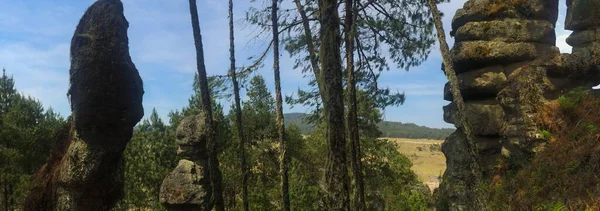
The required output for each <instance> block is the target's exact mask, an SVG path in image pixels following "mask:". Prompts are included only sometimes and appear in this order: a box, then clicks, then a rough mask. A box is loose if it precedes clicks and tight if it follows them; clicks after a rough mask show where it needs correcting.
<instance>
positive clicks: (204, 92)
mask: <svg viewBox="0 0 600 211" xmlns="http://www.w3.org/2000/svg"><path fill="white" fill-rule="evenodd" d="M189 3H190V14H191V18H192V30H193V32H194V44H195V46H196V65H197V67H198V82H199V84H200V95H201V101H202V112H203V113H204V116H205V121H206V125H208V129H209V130H210V132H209V134H210V135H209V137H208V140H207V143H206V146H207V149H208V174H209V178H210V183H211V187H212V198H213V200H212V202H213V203H212V204H213V205H214V208H215V209H216V210H217V211H223V210H224V209H225V207H224V203H223V191H222V189H221V183H222V178H221V170H219V160H218V159H217V143H216V141H217V133H216V129H217V127H216V125H215V124H214V121H213V115H212V108H211V105H210V90H209V88H208V80H207V76H206V66H204V51H203V47H202V34H201V33H200V23H199V21H198V8H197V6H196V0H189ZM207 204H211V203H207ZM208 206H210V205H208ZM208 208H210V207H207V210H211V209H208Z"/></svg>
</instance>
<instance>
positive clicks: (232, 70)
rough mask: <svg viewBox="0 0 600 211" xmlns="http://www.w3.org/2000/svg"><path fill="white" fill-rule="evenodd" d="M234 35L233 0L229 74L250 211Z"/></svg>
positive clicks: (245, 202) (245, 197)
mask: <svg viewBox="0 0 600 211" xmlns="http://www.w3.org/2000/svg"><path fill="white" fill-rule="evenodd" d="M234 38H235V37H234V33H233V0H229V60H230V62H231V66H230V67H229V74H231V81H232V83H233V94H234V98H235V118H236V123H237V133H238V139H239V140H240V157H241V161H242V163H241V165H242V202H243V205H244V210H245V211H248V167H247V164H246V140H245V138H244V127H243V125H242V106H241V103H240V87H239V85H238V81H237V75H236V72H235V43H234Z"/></svg>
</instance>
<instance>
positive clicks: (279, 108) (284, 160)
mask: <svg viewBox="0 0 600 211" xmlns="http://www.w3.org/2000/svg"><path fill="white" fill-rule="evenodd" d="M277 1H278V0H273V5H272V6H271V22H272V24H273V73H274V75H275V104H276V108H275V109H276V112H277V128H278V131H279V142H280V143H281V146H280V148H281V149H280V150H281V163H280V170H281V197H282V200H283V210H284V211H289V210H290V196H289V184H288V183H289V182H288V156H287V149H286V148H285V124H284V119H283V98H282V97H281V78H280V74H279V27H278V23H277V22H278V16H277V10H278V6H277Z"/></svg>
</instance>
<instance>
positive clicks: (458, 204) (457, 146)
mask: <svg viewBox="0 0 600 211" xmlns="http://www.w3.org/2000/svg"><path fill="white" fill-rule="evenodd" d="M442 152H444V155H445V156H446V171H445V172H444V175H443V178H444V180H443V182H442V183H441V184H440V186H439V188H438V190H437V191H438V193H437V194H436V195H437V197H438V198H437V200H436V201H437V205H436V206H437V210H452V211H454V210H473V209H472V208H471V207H472V203H473V198H474V196H475V195H476V191H477V190H476V189H477V187H476V186H477V185H476V184H474V183H472V182H470V181H474V180H475V178H476V175H475V174H476V172H474V171H473V170H472V168H471V167H472V166H473V165H474V163H473V162H475V161H474V160H473V159H472V158H471V155H470V154H469V152H468V151H467V139H466V137H465V134H464V133H463V132H462V130H460V129H458V130H456V131H455V132H454V133H452V134H451V135H450V136H448V138H446V140H445V141H444V143H443V144H442Z"/></svg>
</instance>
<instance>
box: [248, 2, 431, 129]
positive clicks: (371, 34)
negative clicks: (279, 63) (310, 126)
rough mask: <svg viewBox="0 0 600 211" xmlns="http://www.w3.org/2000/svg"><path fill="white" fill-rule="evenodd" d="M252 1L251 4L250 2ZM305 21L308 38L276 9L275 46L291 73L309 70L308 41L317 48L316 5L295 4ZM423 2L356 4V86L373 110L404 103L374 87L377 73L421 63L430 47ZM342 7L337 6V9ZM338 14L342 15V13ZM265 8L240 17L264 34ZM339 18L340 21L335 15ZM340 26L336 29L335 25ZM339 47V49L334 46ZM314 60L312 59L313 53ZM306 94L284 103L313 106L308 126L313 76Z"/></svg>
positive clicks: (314, 115)
mask: <svg viewBox="0 0 600 211" xmlns="http://www.w3.org/2000/svg"><path fill="white" fill-rule="evenodd" d="M253 2H254V1H253ZM300 3H301V4H303V5H302V7H303V9H304V11H305V13H306V16H307V19H308V21H309V23H308V24H309V26H310V29H309V30H310V31H311V34H312V37H306V34H305V33H304V30H305V29H304V27H303V25H302V19H301V18H300V15H299V13H298V12H297V10H296V9H295V8H293V9H288V10H280V12H279V14H278V21H279V26H280V29H281V33H280V36H281V43H282V45H284V46H285V50H286V51H288V52H289V53H290V55H291V56H292V57H294V58H295V64H294V69H299V70H302V72H312V71H311V70H312V67H311V62H310V56H309V54H310V53H315V54H317V52H307V49H308V47H307V45H308V43H309V42H310V41H312V43H313V44H314V46H315V51H318V50H319V48H320V45H321V43H320V38H319V37H318V36H319V33H318V30H319V28H320V23H319V22H318V21H317V20H318V15H319V13H318V8H317V1H315V0H307V1H300ZM425 3H426V2H425V1H413V0H383V1H369V2H364V3H363V2H360V1H357V4H358V5H357V6H358V8H359V9H358V10H359V11H357V13H356V14H355V17H356V21H355V24H356V31H357V33H356V35H357V37H356V44H355V46H356V55H357V56H356V61H355V63H356V64H355V65H354V66H355V67H356V70H358V72H357V82H358V83H357V84H359V85H360V86H362V87H361V88H362V89H363V90H364V91H366V92H367V93H368V96H369V98H370V100H371V101H372V102H374V103H375V104H376V105H377V107H378V108H382V109H383V108H385V107H387V106H397V105H401V104H402V103H404V100H405V96H404V93H400V92H396V93H393V92H391V91H390V90H389V88H387V87H380V86H378V83H377V80H378V78H379V77H380V75H381V72H382V71H386V70H390V66H395V67H396V68H397V69H404V70H408V69H409V68H410V67H414V66H418V65H420V64H421V63H422V62H423V61H425V60H426V59H427V56H428V55H429V51H430V48H431V47H432V46H433V44H434V39H435V34H434V33H433V24H432V20H431V16H430V13H429V11H427V8H428V7H427V6H426V5H425ZM338 6H339V7H342V6H343V5H342V4H339V5H338ZM341 15H344V13H342V14H341ZM270 18H271V17H270V8H269V7H263V6H262V5H261V6H260V7H258V8H255V7H251V8H250V9H249V10H248V11H247V13H246V21H247V22H248V23H250V24H251V25H255V26H257V27H258V28H260V29H262V30H261V31H269V30H270V24H268V23H270ZM340 18H342V19H344V18H345V17H343V16H342V17H340ZM340 27H342V26H340ZM340 47H341V46H340ZM316 56H317V57H318V55H316ZM309 77H310V78H311V81H310V83H309V86H311V88H310V89H309V90H298V93H297V96H286V102H287V103H288V104H292V105H298V104H301V105H304V106H308V107H311V108H314V109H313V110H312V111H311V112H310V113H309V114H310V115H311V118H309V120H310V122H311V123H318V119H319V117H320V112H319V109H321V102H320V100H321V99H320V96H319V93H318V91H317V89H316V88H315V87H316V79H315V76H314V75H311V76H309Z"/></svg>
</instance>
